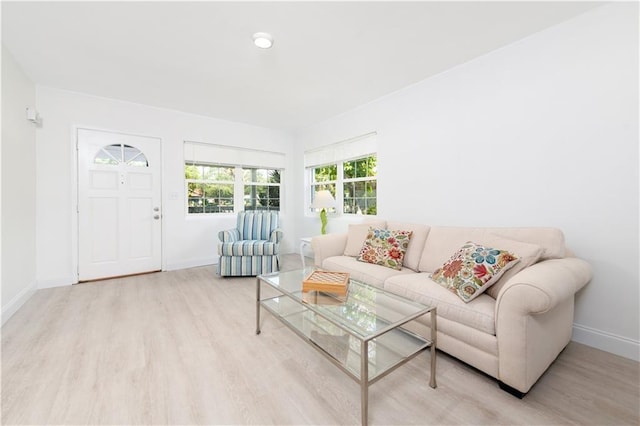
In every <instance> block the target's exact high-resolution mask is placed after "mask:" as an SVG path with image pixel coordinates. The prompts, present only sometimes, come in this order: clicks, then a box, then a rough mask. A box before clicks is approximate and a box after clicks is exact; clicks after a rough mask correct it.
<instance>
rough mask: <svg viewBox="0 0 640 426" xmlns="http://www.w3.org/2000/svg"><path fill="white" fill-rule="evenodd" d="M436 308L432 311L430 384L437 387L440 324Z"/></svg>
mask: <svg viewBox="0 0 640 426" xmlns="http://www.w3.org/2000/svg"><path fill="white" fill-rule="evenodd" d="M436 321H437V316H436V308H433V310H432V311H431V347H430V348H429V351H430V352H431V380H430V381H429V386H431V387H432V388H434V389H435V388H436V386H437V384H436V340H437V338H438V325H437V322H436Z"/></svg>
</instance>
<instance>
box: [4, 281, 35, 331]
mask: <svg viewBox="0 0 640 426" xmlns="http://www.w3.org/2000/svg"><path fill="white" fill-rule="evenodd" d="M36 289H37V287H36V283H35V282H34V283H32V284H31V285H30V286H28V287H26V288H24V289H23V290H22V291H21V292H20V293H18V294H17V295H16V296H15V297H14V298H13V299H11V300H10V301H9V303H7V304H6V305H4V306H3V307H2V324H3V325H4V323H5V322H7V320H8V319H9V318H11V317H12V316H13V314H15V313H16V312H17V311H18V309H20V307H22V305H24V304H25V302H26V301H27V300H29V298H30V297H31V296H33V294H34V293H35V292H36Z"/></svg>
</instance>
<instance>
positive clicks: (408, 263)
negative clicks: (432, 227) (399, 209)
mask: <svg viewBox="0 0 640 426" xmlns="http://www.w3.org/2000/svg"><path fill="white" fill-rule="evenodd" d="M387 229H395V230H403V231H412V232H413V234H412V235H411V240H409V247H407V252H406V253H405V254H404V260H403V262H402V266H404V267H407V268H409V269H413V270H414V271H416V272H418V265H419V264H420V256H422V249H424V243H425V241H427V235H429V226H428V225H422V224H418V223H404V222H392V221H388V222H387Z"/></svg>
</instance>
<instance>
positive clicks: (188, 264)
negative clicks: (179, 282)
mask: <svg viewBox="0 0 640 426" xmlns="http://www.w3.org/2000/svg"><path fill="white" fill-rule="evenodd" d="M217 264H218V257H217V256H216V258H215V259H212V258H210V257H207V258H202V259H190V260H185V261H183V262H172V263H167V264H165V265H164V270H165V271H175V270H176V269H188V268H197V267H198V266H208V265H217Z"/></svg>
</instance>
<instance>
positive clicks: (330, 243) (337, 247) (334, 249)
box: [311, 233, 347, 267]
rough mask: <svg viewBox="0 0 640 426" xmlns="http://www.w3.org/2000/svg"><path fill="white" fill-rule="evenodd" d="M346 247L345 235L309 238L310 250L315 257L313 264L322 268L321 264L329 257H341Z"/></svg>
mask: <svg viewBox="0 0 640 426" xmlns="http://www.w3.org/2000/svg"><path fill="white" fill-rule="evenodd" d="M346 245H347V234H346V233H344V234H325V235H317V236H315V237H313V238H311V248H313V254H314V256H315V259H314V264H315V265H316V266H318V267H321V266H322V262H323V261H324V260H325V259H326V258H328V257H331V256H342V255H343V254H344V248H345V247H346Z"/></svg>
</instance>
